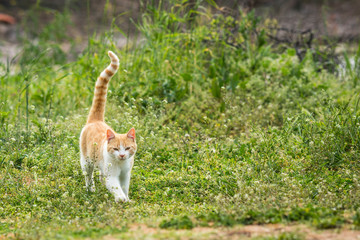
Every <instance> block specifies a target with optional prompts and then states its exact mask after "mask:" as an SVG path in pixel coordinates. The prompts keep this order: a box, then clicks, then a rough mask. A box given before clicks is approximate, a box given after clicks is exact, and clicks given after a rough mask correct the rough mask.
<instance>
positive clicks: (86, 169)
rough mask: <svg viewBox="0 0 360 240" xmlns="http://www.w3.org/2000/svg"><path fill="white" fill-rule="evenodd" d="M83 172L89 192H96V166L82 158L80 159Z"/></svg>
mask: <svg viewBox="0 0 360 240" xmlns="http://www.w3.org/2000/svg"><path fill="white" fill-rule="evenodd" d="M80 164H81V170H82V172H83V174H84V176H85V184H86V188H87V190H88V191H91V192H95V183H94V164H93V163H92V162H91V161H90V159H87V158H85V157H84V156H81V158H80Z"/></svg>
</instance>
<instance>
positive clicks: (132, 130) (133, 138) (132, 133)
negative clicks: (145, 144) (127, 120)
mask: <svg viewBox="0 0 360 240" xmlns="http://www.w3.org/2000/svg"><path fill="white" fill-rule="evenodd" d="M127 137H128V138H131V139H132V140H135V128H131V129H130V130H129V131H128V133H127Z"/></svg>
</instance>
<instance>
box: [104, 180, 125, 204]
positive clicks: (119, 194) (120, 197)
mask: <svg viewBox="0 0 360 240" xmlns="http://www.w3.org/2000/svg"><path fill="white" fill-rule="evenodd" d="M105 185H106V188H107V189H108V190H109V191H110V192H111V193H112V194H113V195H114V197H115V202H119V201H122V202H126V201H127V200H128V199H127V197H126V195H125V194H124V192H123V190H122V188H121V186H120V182H119V178H117V177H107V178H106V183H105Z"/></svg>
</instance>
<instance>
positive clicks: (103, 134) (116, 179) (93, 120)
mask: <svg viewBox="0 0 360 240" xmlns="http://www.w3.org/2000/svg"><path fill="white" fill-rule="evenodd" d="M108 54H109V57H110V59H111V63H110V65H109V66H108V67H107V68H106V69H105V70H104V71H103V72H102V73H101V74H100V76H99V77H98V79H97V81H96V85H95V93H94V99H93V103H92V106H91V109H90V113H89V116H88V119H87V123H86V125H85V126H84V128H83V129H82V131H81V135H80V163H81V169H82V171H83V173H84V175H85V183H86V187H87V189H88V190H89V191H92V192H94V191H95V185H94V178H93V172H94V168H95V167H96V168H98V169H99V170H100V180H101V182H103V183H104V184H105V186H106V188H107V189H108V190H109V191H110V192H111V193H112V194H113V195H114V196H115V201H116V202H118V201H123V202H126V201H128V200H129V184H130V174H131V169H132V167H133V165H134V155H135V152H136V147H137V146H136V141H135V129H134V128H131V129H130V130H129V132H127V133H126V134H117V133H115V131H114V130H113V129H112V128H111V127H109V126H108V125H107V124H106V123H105V122H104V113H105V104H106V93H107V87H108V83H109V81H110V78H111V77H112V76H113V75H114V74H115V73H116V71H117V69H118V68H119V59H118V57H117V56H116V55H115V54H114V53H113V52H111V51H109V52H108Z"/></svg>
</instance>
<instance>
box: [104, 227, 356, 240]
mask: <svg viewBox="0 0 360 240" xmlns="http://www.w3.org/2000/svg"><path fill="white" fill-rule="evenodd" d="M284 233H292V234H294V235H295V236H300V237H304V239H306V240H360V231H357V230H350V229H349V227H344V228H342V229H332V230H317V229H314V228H311V227H309V226H306V225H282V224H268V225H248V226H235V227H232V228H224V227H222V228H211V227H196V228H193V229H191V230H167V229H160V228H154V227H149V226H147V225H146V224H132V225H131V226H130V227H129V231H127V232H126V233H124V234H122V235H121V238H123V237H128V238H131V239H183V240H185V239H209V240H215V239H230V240H235V239H243V240H248V239H252V238H254V237H277V236H279V235H280V234H284ZM118 237H120V236H117V235H115V236H112V235H109V236H106V237H104V239H107V240H112V239H119V238H118Z"/></svg>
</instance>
